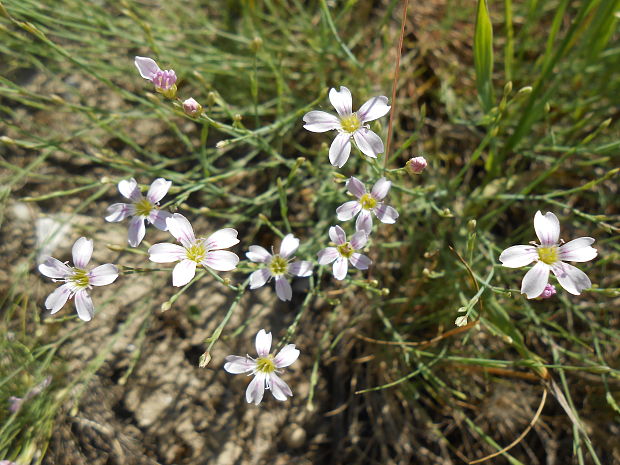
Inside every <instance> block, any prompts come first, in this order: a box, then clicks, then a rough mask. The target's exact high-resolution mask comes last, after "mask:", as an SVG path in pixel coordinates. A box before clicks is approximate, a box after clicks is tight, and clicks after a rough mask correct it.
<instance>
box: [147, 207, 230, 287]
mask: <svg viewBox="0 0 620 465" xmlns="http://www.w3.org/2000/svg"><path fill="white" fill-rule="evenodd" d="M166 224H167V225H168V231H170V234H172V235H173V236H174V237H175V238H176V239H177V240H178V241H179V242H180V243H181V245H177V244H169V243H160V244H154V245H153V246H152V247H151V248H150V249H149V259H150V260H151V261H152V262H155V263H172V262H179V263H177V264H176V265H175V267H174V269H173V270H172V285H173V286H184V285H185V284H187V283H189V282H190V281H191V280H192V278H193V277H194V276H195V275H196V266H198V265H201V266H204V267H208V268H212V269H214V270H217V271H230V270H233V269H235V267H236V266H237V263H239V257H237V255H235V254H234V253H232V252H229V251H227V250H221V249H227V248H229V247H232V246H233V245H235V244H238V243H239V239H237V231H236V230H234V229H231V228H224V229H220V230H219V231H216V232H214V233H213V234H211V235H210V236H209V237H206V238H204V237H199V238H196V236H195V235H194V230H193V229H192V225H191V224H190V222H189V221H188V220H187V218H185V217H184V216H183V215H181V214H179V213H175V214H174V215H172V216H171V217H170V218H168V219H167V220H166Z"/></svg>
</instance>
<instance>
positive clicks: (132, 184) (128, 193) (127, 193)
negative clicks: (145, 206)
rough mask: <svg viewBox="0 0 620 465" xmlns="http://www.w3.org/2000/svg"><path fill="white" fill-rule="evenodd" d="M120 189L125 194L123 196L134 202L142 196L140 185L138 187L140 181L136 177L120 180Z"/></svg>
mask: <svg viewBox="0 0 620 465" xmlns="http://www.w3.org/2000/svg"><path fill="white" fill-rule="evenodd" d="M118 191H119V192H120V193H121V194H122V195H123V197H125V198H127V199H129V200H131V201H132V202H137V201H138V200H140V199H141V198H142V194H141V193H140V187H138V183H137V182H136V180H135V179H134V178H131V179H123V180H122V181H121V182H119V183H118Z"/></svg>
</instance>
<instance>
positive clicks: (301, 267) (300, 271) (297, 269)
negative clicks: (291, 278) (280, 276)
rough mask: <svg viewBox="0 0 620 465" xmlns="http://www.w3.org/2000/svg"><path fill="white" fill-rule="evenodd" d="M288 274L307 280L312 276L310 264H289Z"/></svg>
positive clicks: (300, 262) (304, 262) (305, 262)
mask: <svg viewBox="0 0 620 465" xmlns="http://www.w3.org/2000/svg"><path fill="white" fill-rule="evenodd" d="M288 272H289V273H291V274H292V275H295V276H299V277H300V278H307V277H308V276H310V275H311V274H312V262H308V261H305V260H302V261H299V262H294V263H291V264H290V265H289V266H288Z"/></svg>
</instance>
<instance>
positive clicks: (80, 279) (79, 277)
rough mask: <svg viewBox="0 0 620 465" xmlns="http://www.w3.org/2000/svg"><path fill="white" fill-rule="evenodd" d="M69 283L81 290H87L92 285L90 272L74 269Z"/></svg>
mask: <svg viewBox="0 0 620 465" xmlns="http://www.w3.org/2000/svg"><path fill="white" fill-rule="evenodd" d="M69 281H71V282H72V283H73V284H75V286H76V287H79V288H85V287H88V286H89V285H90V278H89V277H88V272H87V271H86V270H82V269H81V268H73V275H72V276H70V277H69Z"/></svg>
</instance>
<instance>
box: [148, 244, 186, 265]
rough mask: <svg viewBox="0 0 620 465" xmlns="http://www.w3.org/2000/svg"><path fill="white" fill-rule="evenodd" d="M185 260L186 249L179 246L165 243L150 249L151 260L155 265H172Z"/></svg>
mask: <svg viewBox="0 0 620 465" xmlns="http://www.w3.org/2000/svg"><path fill="white" fill-rule="evenodd" d="M184 258H185V249H184V248H183V247H181V246H180V245H177V244H169V243H167V242H163V243H160V244H154V245H152V246H151V247H150V248H149V260H151V261H152V262H155V263H172V262H176V261H179V260H182V259H184Z"/></svg>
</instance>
